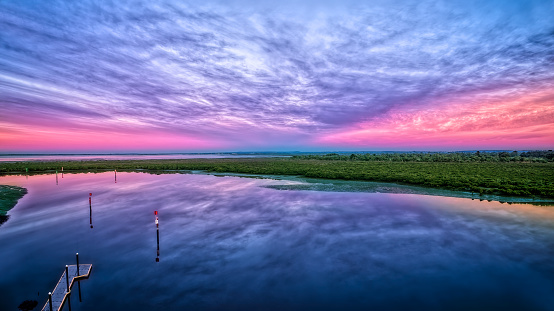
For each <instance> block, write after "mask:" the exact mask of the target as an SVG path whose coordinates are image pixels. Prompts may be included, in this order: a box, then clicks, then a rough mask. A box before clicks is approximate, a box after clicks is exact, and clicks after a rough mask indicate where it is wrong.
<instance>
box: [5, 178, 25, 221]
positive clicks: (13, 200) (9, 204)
mask: <svg viewBox="0 0 554 311" xmlns="http://www.w3.org/2000/svg"><path fill="white" fill-rule="evenodd" d="M26 193H27V189H25V188H21V187H16V186H5V185H0V225H2V224H3V223H4V222H6V221H7V220H8V218H9V216H8V215H7V212H8V211H9V210H10V209H12V208H13V207H14V206H15V205H16V204H17V201H18V200H19V199H21V198H22V197H23V196H24V195H25V194H26Z"/></svg>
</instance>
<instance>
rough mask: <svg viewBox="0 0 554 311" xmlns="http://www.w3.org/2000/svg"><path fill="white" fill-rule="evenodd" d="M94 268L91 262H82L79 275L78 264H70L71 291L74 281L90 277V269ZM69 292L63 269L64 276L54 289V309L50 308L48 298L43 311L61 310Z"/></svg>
mask: <svg viewBox="0 0 554 311" xmlns="http://www.w3.org/2000/svg"><path fill="white" fill-rule="evenodd" d="M91 270H92V265H91V264H81V265H79V276H77V265H70V266H68V270H67V271H68V276H69V291H70V292H71V287H73V283H74V282H76V281H79V280H81V279H88V277H89V276H90V271H91ZM68 295H69V293H68V292H67V285H66V281H65V269H64V270H63V274H62V277H61V278H60V280H59V281H58V284H56V288H54V291H52V309H53V310H50V305H49V303H48V299H47V300H46V304H45V305H44V307H43V308H42V311H59V310H61V309H62V308H63V305H64V303H65V300H66V299H67V296H68Z"/></svg>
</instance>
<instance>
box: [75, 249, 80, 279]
mask: <svg viewBox="0 0 554 311" xmlns="http://www.w3.org/2000/svg"><path fill="white" fill-rule="evenodd" d="M75 257H77V276H79V253H75Z"/></svg>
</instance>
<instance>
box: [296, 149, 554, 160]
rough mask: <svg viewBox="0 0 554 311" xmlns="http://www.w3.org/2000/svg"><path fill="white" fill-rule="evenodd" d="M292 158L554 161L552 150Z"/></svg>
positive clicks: (309, 155) (304, 157) (297, 157)
mask: <svg viewBox="0 0 554 311" xmlns="http://www.w3.org/2000/svg"><path fill="white" fill-rule="evenodd" d="M292 158H294V159H305V160H332V161H389V162H535V163H546V162H554V151H552V150H537V151H526V152H521V153H520V152H517V151H512V152H507V151H500V152H489V151H487V152H481V151H476V152H407V153H352V154H338V153H328V154H324V155H321V154H319V155H318V154H308V155H295V156H293V157H292Z"/></svg>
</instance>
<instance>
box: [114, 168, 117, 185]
mask: <svg viewBox="0 0 554 311" xmlns="http://www.w3.org/2000/svg"><path fill="white" fill-rule="evenodd" d="M113 174H114V182H115V183H116V184H117V170H114V171H113Z"/></svg>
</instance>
